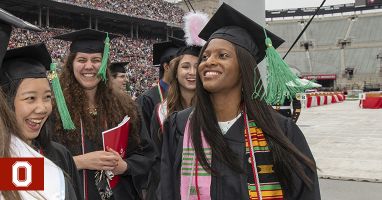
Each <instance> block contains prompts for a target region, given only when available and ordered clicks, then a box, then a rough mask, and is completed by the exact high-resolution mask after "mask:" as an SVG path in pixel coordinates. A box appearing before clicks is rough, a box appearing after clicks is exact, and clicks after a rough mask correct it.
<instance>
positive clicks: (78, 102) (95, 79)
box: [55, 29, 155, 200]
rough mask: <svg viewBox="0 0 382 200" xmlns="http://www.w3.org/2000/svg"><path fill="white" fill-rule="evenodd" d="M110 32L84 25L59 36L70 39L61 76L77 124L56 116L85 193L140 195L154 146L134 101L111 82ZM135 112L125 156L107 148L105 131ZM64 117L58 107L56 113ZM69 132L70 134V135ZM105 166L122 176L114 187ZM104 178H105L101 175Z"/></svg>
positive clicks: (60, 137)
mask: <svg viewBox="0 0 382 200" xmlns="http://www.w3.org/2000/svg"><path fill="white" fill-rule="evenodd" d="M113 37H115V36H114V35H111V34H110V35H109V34H108V33H105V32H102V31H97V30H92V29H83V30H79V31H75V32H71V33H67V34H64V35H59V36H56V37H55V39H61V40H66V41H71V42H72V43H71V45H70V54H69V56H68V57H67V59H66V61H65V66H63V72H62V74H61V77H60V80H65V82H63V83H62V87H63V93H64V96H65V100H66V102H67V105H68V110H69V112H70V115H71V117H72V118H73V121H74V124H75V127H76V129H75V130H65V129H64V128H63V125H62V124H61V120H56V126H55V128H56V130H57V132H58V134H57V140H58V141H59V142H62V143H63V144H64V145H66V146H67V147H68V149H69V150H70V151H71V152H72V153H73V155H74V160H75V162H76V166H77V168H78V169H79V170H81V171H80V175H81V176H82V181H83V186H84V187H83V188H81V189H82V190H83V191H84V198H85V199H91V200H93V199H94V200H98V199H114V200H118V199H138V198H139V196H140V191H139V188H140V187H141V185H140V183H141V182H142V180H141V179H142V176H141V175H144V174H145V173H146V172H147V171H148V170H149V168H150V167H151V164H152V163H153V161H154V155H155V152H154V149H153V146H152V143H151V141H150V140H149V135H148V133H147V130H146V126H145V124H144V122H142V120H141V116H140V113H139V111H138V108H137V107H136V104H135V102H133V100H132V99H131V98H130V97H129V96H128V95H127V94H126V93H124V92H122V91H121V90H120V89H116V88H114V87H113V86H112V84H111V81H110V80H111V75H110V70H109V59H108V48H109V39H112V38H113ZM126 115H128V116H129V117H130V121H129V124H130V127H129V132H128V137H129V139H128V141H119V142H121V143H122V142H124V143H125V144H126V143H128V144H126V146H127V149H125V152H127V153H126V156H125V157H124V156H123V155H120V154H119V153H118V152H116V151H114V150H113V149H111V148H109V149H103V145H102V143H103V141H102V132H103V131H105V130H108V129H111V128H113V127H115V126H117V125H118V124H119V123H120V122H121V121H122V119H123V118H124V117H125V116H126ZM55 116H56V117H57V118H59V117H60V116H59V115H58V112H56V115H55ZM68 136H70V137H68ZM105 171H111V172H112V173H113V174H114V175H119V176H120V177H121V178H120V181H119V182H118V184H117V185H116V186H115V187H113V188H111V187H110V185H109V184H108V183H107V182H106V181H107V180H106V178H102V177H105V176H98V174H103V173H104V172H105ZM100 177H101V178H100Z"/></svg>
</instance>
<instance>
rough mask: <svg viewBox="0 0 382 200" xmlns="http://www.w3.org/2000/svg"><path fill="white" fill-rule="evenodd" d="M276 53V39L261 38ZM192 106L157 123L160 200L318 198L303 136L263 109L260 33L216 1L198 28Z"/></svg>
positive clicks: (289, 123)
mask: <svg viewBox="0 0 382 200" xmlns="http://www.w3.org/2000/svg"><path fill="white" fill-rule="evenodd" d="M266 33H267V35H268V37H269V38H271V39H272V40H273V46H274V47H278V46H279V45H280V44H281V43H282V40H281V39H280V38H278V37H277V36H275V35H274V34H272V33H270V32H269V31H267V32H266ZM199 36H200V37H201V38H203V39H206V40H207V44H206V45H205V46H204V48H203V49H202V51H201V55H200V58H199V61H200V64H199V66H198V72H197V76H196V79H197V85H196V104H195V107H194V108H189V109H187V110H184V111H180V112H176V113H174V114H173V115H171V116H170V117H169V119H168V120H167V121H166V122H165V124H164V132H163V145H162V156H161V173H160V175H161V180H160V186H159V187H160V198H161V199H173V200H177V199H203V200H204V199H216V200H224V199H227V200H228V199H229V200H231V199H243V200H244V199H272V200H281V199H288V200H297V199H298V200H307V199H309V200H317V199H320V192H319V185H318V177H317V172H316V166H315V162H314V158H313V156H312V153H311V151H310V149H309V146H308V144H307V142H306V140H305V138H304V135H303V134H302V132H301V131H300V129H299V128H298V127H297V125H296V124H295V123H294V122H292V120H291V119H287V118H285V117H283V116H281V115H280V114H278V113H277V112H275V111H274V110H273V109H272V108H271V106H268V105H267V104H266V103H265V101H264V100H263V99H262V98H261V95H259V96H254V98H252V94H253V91H259V92H263V91H264V89H263V88H262V83H261V79H260V74H259V70H258V69H257V67H256V66H257V63H259V62H260V61H261V60H262V59H263V58H264V56H265V49H266V48H267V47H266V46H265V43H264V41H265V36H264V29H263V27H261V26H260V25H258V24H256V23H255V22H253V21H252V20H250V19H249V18H247V17H245V16H244V15H242V14H241V13H239V12H238V11H236V10H234V9H233V8H231V7H230V6H228V5H227V4H225V3H223V4H222V6H221V7H220V8H219V9H218V11H217V12H216V13H215V15H214V16H213V17H212V18H211V20H210V21H209V22H208V24H207V25H206V26H205V28H204V29H203V30H202V31H201V33H200V35H199ZM257 83H259V84H257Z"/></svg>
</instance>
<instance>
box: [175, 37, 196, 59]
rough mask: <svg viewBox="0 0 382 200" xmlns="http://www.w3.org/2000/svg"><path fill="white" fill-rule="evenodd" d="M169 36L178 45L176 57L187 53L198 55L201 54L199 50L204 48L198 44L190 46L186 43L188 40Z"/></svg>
mask: <svg viewBox="0 0 382 200" xmlns="http://www.w3.org/2000/svg"><path fill="white" fill-rule="evenodd" d="M169 38H170V40H171V41H172V43H173V44H175V45H176V46H177V47H178V50H177V51H176V56H175V57H178V56H181V55H186V54H187V55H193V56H196V57H198V56H199V52H200V50H201V49H202V48H201V47H199V46H196V45H193V46H188V45H187V44H186V41H185V40H182V39H180V38H176V37H169Z"/></svg>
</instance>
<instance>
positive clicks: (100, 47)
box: [53, 28, 117, 81]
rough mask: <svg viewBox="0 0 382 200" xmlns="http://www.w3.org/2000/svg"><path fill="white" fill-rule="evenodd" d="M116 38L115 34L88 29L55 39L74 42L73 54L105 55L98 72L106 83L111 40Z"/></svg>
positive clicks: (71, 47)
mask: <svg viewBox="0 0 382 200" xmlns="http://www.w3.org/2000/svg"><path fill="white" fill-rule="evenodd" d="M116 37H117V35H114V34H109V33H107V32H103V31H98V30H94V29H89V28H87V29H82V30H79V31H74V32H70V33H65V34H62V35H58V36H55V37H53V38H54V39H59V40H65V41H70V42H72V43H71V44H70V52H71V53H78V52H81V53H103V56H102V63H101V67H100V69H99V71H98V75H100V76H101V77H102V80H104V81H106V68H107V60H108V58H109V52H110V40H112V39H113V38H116Z"/></svg>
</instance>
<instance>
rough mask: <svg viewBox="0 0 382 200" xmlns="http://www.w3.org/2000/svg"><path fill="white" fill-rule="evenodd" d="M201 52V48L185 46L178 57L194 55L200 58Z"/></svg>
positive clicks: (179, 51)
mask: <svg viewBox="0 0 382 200" xmlns="http://www.w3.org/2000/svg"><path fill="white" fill-rule="evenodd" d="M200 50H202V47H200V46H185V47H181V48H180V49H179V50H178V52H177V56H180V55H193V56H196V57H199V53H200Z"/></svg>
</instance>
